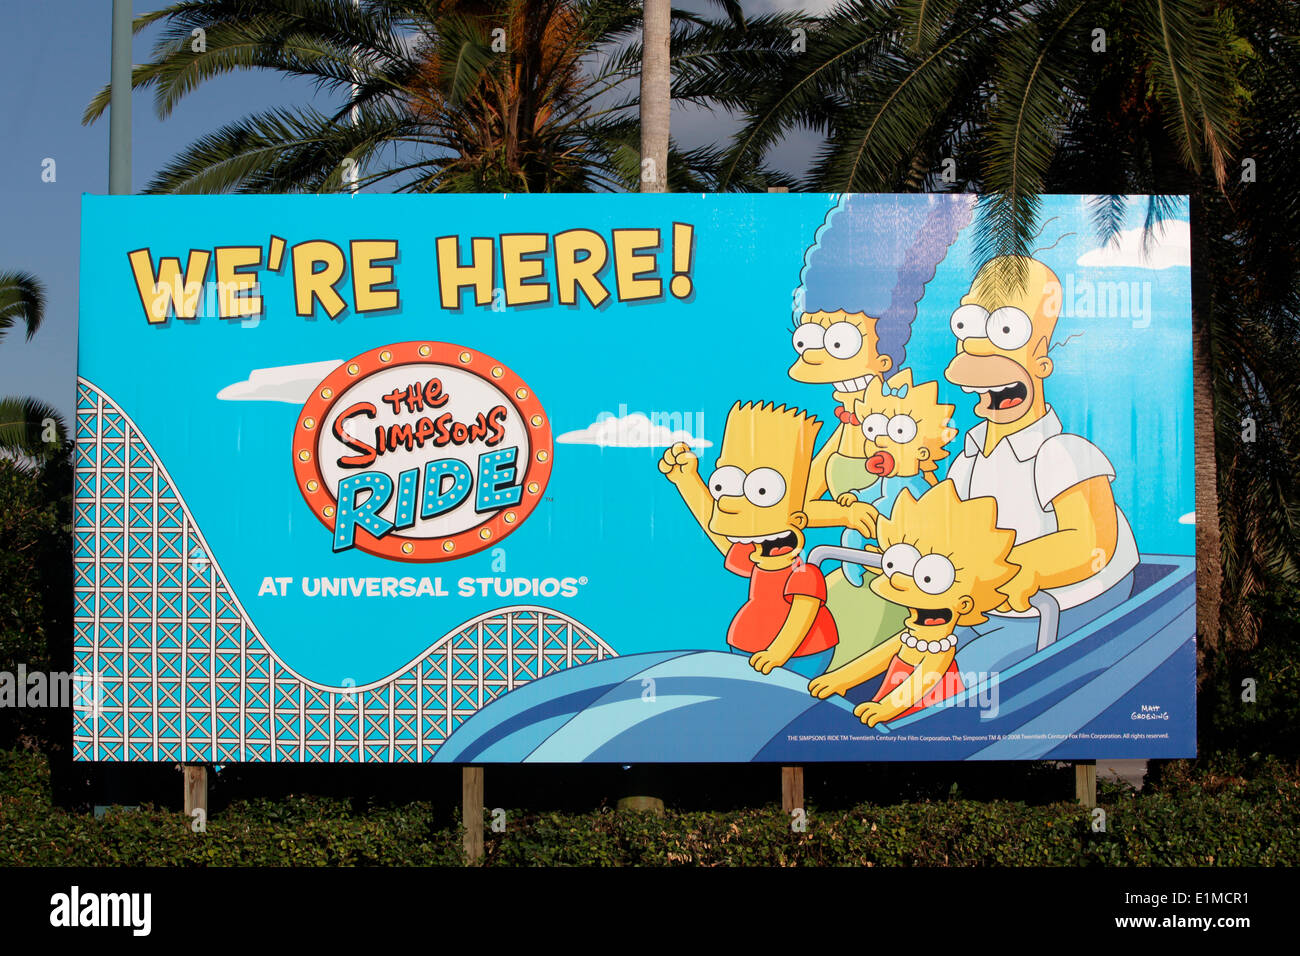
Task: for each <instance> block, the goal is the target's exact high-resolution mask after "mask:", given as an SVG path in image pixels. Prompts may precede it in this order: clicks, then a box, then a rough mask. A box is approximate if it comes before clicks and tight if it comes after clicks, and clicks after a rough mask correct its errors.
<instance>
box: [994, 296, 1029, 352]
mask: <svg viewBox="0 0 1300 956" xmlns="http://www.w3.org/2000/svg"><path fill="white" fill-rule="evenodd" d="M1033 332H1034V324H1033V323H1032V322H1030V321H1029V316H1027V315H1025V313H1024V312H1022V311H1020V309H1017V308H1016V307H1015V306H1012V305H1004V306H1003V307H1002V308H1000V309H994V310H993V312H992V314H990V315H989V341H990V342H992V343H993V344H994V345H996V346H997V347H998V348H1000V349H1002V350H1003V351H1007V352H1009V351H1011V350H1012V349H1018V348H1020V347H1021V346H1022V345H1024V344H1025V343H1026V342H1028V341H1029V336H1031V335H1032V334H1033Z"/></svg>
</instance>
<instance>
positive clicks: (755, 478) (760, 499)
mask: <svg viewBox="0 0 1300 956" xmlns="http://www.w3.org/2000/svg"><path fill="white" fill-rule="evenodd" d="M745 497H746V498H748V499H749V500H750V501H751V502H753V503H754V504H756V505H758V506H759V507H760V508H770V507H772V505H774V504H776V503H777V502H778V501H780V500H781V499H782V498H784V497H785V479H784V478H782V477H781V473H780V472H779V471H777V470H776V469H774V468H755V469H754V470H753V471H751V472H750V473H749V476H748V477H747V478H746V479H745Z"/></svg>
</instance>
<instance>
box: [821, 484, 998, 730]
mask: <svg viewBox="0 0 1300 956" xmlns="http://www.w3.org/2000/svg"><path fill="white" fill-rule="evenodd" d="M877 534H878V540H879V542H880V546H881V548H882V549H883V550H884V553H883V554H882V555H881V569H880V571H879V572H878V575H877V577H875V578H874V579H873V580H872V582H871V590H872V591H874V592H875V593H876V594H878V595H880V596H881V597H882V598H884V599H885V600H887V601H890V602H892V603H894V604H898V605H900V606H902V607H904V608H906V609H907V619H906V627H905V628H904V629H903V630H902V631H900V632H899V633H897V634H895V635H894V636H893V637H892V638H890V639H889V640H887V641H885V642H884V643H882V644H880V645H879V646H878V647H875V648H873V649H871V650H869V651H867V652H866V653H865V654H863V655H861V656H859V657H857V658H856V659H854V660H853V661H850V662H849V663H848V664H845V665H844V666H843V667H840V668H837V669H835V670H833V671H830V672H829V673H827V674H825V675H824V676H822V677H818V678H815V679H814V680H813V681H812V682H811V683H809V685H808V691H809V693H811V694H812V695H813V696H814V697H817V698H820V699H823V700H824V699H825V698H827V697H830V696H831V695H833V694H843V693H845V692H846V691H848V690H849V689H850V688H853V687H856V686H858V685H859V684H862V683H865V682H866V681H868V680H870V679H871V678H873V677H876V676H877V675H880V674H883V675H884V680H883V681H882V682H881V684H880V688H879V690H877V692H876V694H875V696H874V697H873V698H872V699H871V700H869V701H866V702H865V703H862V704H859V705H858V706H857V707H856V708H855V709H854V711H853V713H854V714H856V715H857V716H858V717H859V718H861V719H862V722H863V723H864V724H867V725H869V726H875V725H876V724H878V723H880V722H882V721H890V720H895V719H897V718H899V717H903V716H906V715H907V714H910V713H913V712H914V711H917V710H920V709H921V708H922V707H927V706H929V705H930V704H933V703H936V702H937V701H940V700H943V699H944V698H946V697H951V696H953V695H955V694H958V693H960V692H961V691H962V690H964V689H965V688H964V687H963V685H962V680H961V675H960V674H959V672H958V670H957V664H956V654H957V640H956V637H955V635H954V631H955V629H956V627H957V625H958V624H963V625H969V624H979V623H981V622H983V621H984V620H985V617H984V614H985V613H986V612H987V611H991V610H992V609H993V608H995V607H997V606H999V605H1000V604H1001V603H1002V602H1003V601H1004V600H1005V599H1006V596H1005V595H1004V594H1003V593H1002V592H1001V591H1000V590H998V589H999V588H1001V587H1002V586H1003V585H1005V584H1006V583H1007V582H1008V581H1010V580H1011V579H1012V578H1013V577H1014V576H1015V574H1016V572H1017V571H1018V570H1019V568H1018V567H1017V566H1016V565H1014V564H1012V563H1011V562H1010V561H1008V560H1007V556H1008V555H1009V554H1010V553H1011V547H1012V545H1013V544H1014V543H1015V532H1014V531H1010V530H1006V529H1003V528H999V527H998V526H997V503H996V502H995V501H994V499H992V498H970V499H968V500H965V501H963V500H962V499H961V498H959V497H958V496H957V490H956V488H955V487H954V486H953V483H952V482H951V481H944V482H941V483H940V484H938V485H937V486H935V487H934V488H932V489H931V490H929V491H927V492H926V493H925V494H923V495H922V496H921V497H920V499H919V500H918V499H916V498H914V497H912V494H911V493H910V492H909V491H906V490H904V491H903V493H902V494H900V495H899V497H898V500H897V502H896V503H895V505H894V509H893V513H892V514H891V515H890V516H889V517H888V518H881V520H880V522H879V524H878V526H877Z"/></svg>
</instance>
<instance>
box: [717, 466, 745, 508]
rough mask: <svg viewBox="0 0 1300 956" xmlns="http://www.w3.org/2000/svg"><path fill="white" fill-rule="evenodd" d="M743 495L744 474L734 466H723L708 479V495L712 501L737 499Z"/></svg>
mask: <svg viewBox="0 0 1300 956" xmlns="http://www.w3.org/2000/svg"><path fill="white" fill-rule="evenodd" d="M744 493H745V473H744V472H743V471H742V470H741V469H739V468H737V467H736V466H735V465H723V466H722V467H721V468H719V469H718V470H717V471H715V472H714V473H713V474H712V475H711V476H710V477H709V494H711V495H713V497H714V499H715V500H716V499H718V498H721V497H723V496H724V495H725V496H726V497H728V498H737V497H739V496H740V495H743V494H744Z"/></svg>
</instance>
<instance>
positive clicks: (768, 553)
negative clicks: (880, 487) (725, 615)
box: [659, 402, 839, 677]
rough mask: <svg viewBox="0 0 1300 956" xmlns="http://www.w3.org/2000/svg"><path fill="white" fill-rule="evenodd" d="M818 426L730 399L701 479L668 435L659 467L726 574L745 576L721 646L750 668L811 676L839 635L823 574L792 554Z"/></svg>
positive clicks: (799, 535) (694, 462) (798, 543)
mask: <svg viewBox="0 0 1300 956" xmlns="http://www.w3.org/2000/svg"><path fill="white" fill-rule="evenodd" d="M820 428H821V423H820V422H818V421H817V420H816V419H815V418H813V417H812V416H810V415H808V414H807V413H806V412H802V411H799V410H797V409H793V408H786V407H785V406H784V405H780V406H774V405H772V404H771V403H768V404H766V405H763V404H755V403H752V402H751V403H745V404H741V403H739V402H737V403H736V404H735V405H733V406H732V408H731V411H730V412H729V413H728V415H727V424H726V430H725V431H724V433H723V437H722V447H721V449H720V450H719V452H718V460H717V464H716V467H715V468H714V471H713V474H712V475H711V476H710V477H709V480H708V483H707V484H706V483H705V482H704V481H703V480H702V479H701V478H700V474H699V464H700V463H699V459H698V458H696V456H695V454H694V453H693V452H692V451H691V449H690V447H689V446H687V445H685V444H683V443H681V442H678V443H677V444H675V445H673V446H672V447H671V448H669V449H668V450H667V451H665V452H664V455H663V458H662V459H660V461H659V470H660V471H661V472H663V474H664V475H666V476H667V477H668V480H669V481H671V482H672V483H673V485H674V486H676V488H677V491H678V492H679V493H680V494H681V496H682V500H683V501H685V502H686V507H687V508H689V509H690V512H691V514H692V515H693V516H694V518H695V520H696V521H697V522H699V525H700V527H701V528H702V529H703V530H704V533H705V534H706V535H708V537H709V540H710V541H712V542H713V544H714V546H715V547H716V548H717V549H718V550H719V551H720V552H722V554H723V556H724V558H725V566H726V568H727V570H728V571H732V572H733V573H735V574H739V575H740V576H741V577H745V578H748V579H749V599H748V600H747V601H746V602H745V604H744V605H742V606H741V608H740V610H739V611H737V612H736V615H735V617H734V618H733V619H732V621H731V626H730V628H729V629H728V631H727V644H728V646H729V647H730V648H731V649H732V651H734V652H736V653H743V654H748V655H749V663H750V664H751V665H752V666H753V667H754V669H755V670H757V671H759V672H761V673H763V674H770V673H771V672H772V670H773V668H776V667H786V668H788V669H789V670H792V671H794V672H796V673H798V674H802V675H803V676H805V677H816V676H817V675H819V674H821V673H823V672H824V671H825V670H826V668H827V666H828V665H829V664H830V661H831V657H832V655H833V653H834V648H835V645H836V643H837V642H838V640H839V636H838V634H837V633H836V629H835V621H834V619H833V618H832V617H831V613H830V611H829V610H827V608H826V581H825V579H824V578H823V577H822V573H821V571H820V570H818V568H816V567H815V566H813V565H809V564H805V563H804V562H803V560H802V558H801V552H802V550H803V546H804V535H803V531H804V529H805V528H806V527H807V526H808V515H807V514H806V513H805V512H804V510H803V509H804V502H805V500H806V496H807V490H808V469H809V468H810V467H811V464H812V457H813V448H814V446H815V443H816V440H817V432H818V431H819V430H820Z"/></svg>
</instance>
